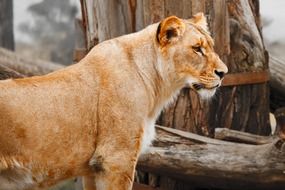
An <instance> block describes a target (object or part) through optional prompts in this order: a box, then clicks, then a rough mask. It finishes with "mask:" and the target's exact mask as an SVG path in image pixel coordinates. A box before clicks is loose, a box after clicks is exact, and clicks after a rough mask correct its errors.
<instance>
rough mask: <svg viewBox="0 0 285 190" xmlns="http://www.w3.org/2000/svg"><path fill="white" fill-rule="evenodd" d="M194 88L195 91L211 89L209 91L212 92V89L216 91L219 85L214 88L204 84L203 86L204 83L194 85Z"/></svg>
mask: <svg viewBox="0 0 285 190" xmlns="http://www.w3.org/2000/svg"><path fill="white" fill-rule="evenodd" d="M192 86H193V88H194V89H195V90H200V89H209V90H211V89H215V88H217V87H219V85H218V84H217V85H215V86H213V87H210V88H209V87H206V86H205V85H204V84H202V83H194V84H193V85H192Z"/></svg>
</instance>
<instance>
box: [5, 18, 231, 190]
mask: <svg viewBox="0 0 285 190" xmlns="http://www.w3.org/2000/svg"><path fill="white" fill-rule="evenodd" d="M227 71H228V70H227V67H226V66H225V64H224V63H223V62H222V61H221V60H220V59H219V56H218V55H217V54H216V53H215V52H214V49H213V40H212V38H211V37H210V35H209V33H208V30H207V23H206V19H205V17H204V16H203V14H201V13H200V14H197V15H195V16H194V17H193V18H192V19H189V20H184V19H180V18H177V17H175V16H171V17H168V18H166V19H164V20H163V21H161V22H160V23H157V24H153V25H150V26H148V27H147V28H145V29H144V30H142V31H140V32H137V33H133V34H129V35H125V36H122V37H119V38H115V39H112V40H108V41H105V42H103V43H101V44H99V45H97V46H95V47H94V48H93V49H92V50H91V51H90V52H89V53H88V55H87V56H86V57H85V58H84V59H83V60H82V61H80V62H79V63H78V64H75V65H72V66H70V67H67V68H65V69H62V70H59V71H56V72H53V73H50V74H48V75H45V76H37V77H31V78H24V79H14V80H13V79H9V80H5V81H1V82H0V108H1V109H0V189H1V190H16V189H19V190H20V189H28V188H43V187H48V186H50V185H53V184H55V183H57V182H58V181H60V180H63V179H67V178H70V177H74V176H86V177H87V178H86V179H87V180H86V182H87V183H88V182H90V179H92V177H93V176H95V179H96V187H97V190H111V189H115V190H130V189H131V187H132V182H133V178H134V170H135V165H136V163H137V160H138V156H139V154H140V152H142V151H144V150H145V149H146V148H147V147H148V146H149V145H150V144H151V141H152V139H153V138H154V136H155V131H154V122H155V120H156V118H157V116H158V115H159V113H160V111H161V110H162V108H163V107H164V106H165V105H166V104H167V103H168V102H169V101H170V100H172V99H173V97H175V96H176V94H177V93H178V92H179V90H180V89H181V88H183V87H185V86H188V87H191V88H193V89H194V90H196V91H197V92H198V93H199V94H200V95H201V96H203V97H211V96H212V95H213V94H214V93H215V91H216V89H217V88H218V87H219V86H220V85H221V80H222V78H223V76H224V74H225V73H227ZM88 177H89V180H88ZM89 184H90V183H89ZM86 188H87V187H86ZM88 188H91V187H88ZM94 188H95V187H94Z"/></svg>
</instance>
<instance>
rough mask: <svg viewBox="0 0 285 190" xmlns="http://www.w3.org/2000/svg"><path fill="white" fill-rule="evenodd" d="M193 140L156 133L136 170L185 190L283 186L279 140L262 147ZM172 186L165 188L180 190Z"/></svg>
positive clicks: (284, 166) (284, 177) (282, 152)
mask: <svg viewBox="0 0 285 190" xmlns="http://www.w3.org/2000/svg"><path fill="white" fill-rule="evenodd" d="M185 133H186V134H187V132H185ZM193 141H196V139H192V140H191V139H189V138H188V139H187V138H185V136H180V135H178V134H175V133H167V132H166V131H161V130H158V138H157V141H156V143H155V147H152V148H151V150H150V151H149V153H148V154H146V155H142V156H141V157H140V160H139V163H138V169H141V170H143V171H147V172H154V173H157V174H160V175H163V176H170V177H172V179H176V180H177V179H179V180H181V181H184V182H185V183H184V187H185V189H186V187H187V188H188V189H190V187H192V188H193V187H200V188H201V187H205V188H210V187H215V188H223V189H237V190H240V189H244V190H246V189H248V190H254V189H258V190H261V189H264V190H265V189H276V190H277V189H282V188H284V187H285V175H284V173H283V172H284V169H285V163H284V156H285V143H284V141H283V140H281V139H275V140H273V141H272V142H271V143H269V144H265V145H246V144H238V143H229V144H224V141H218V140H217V141H216V142H215V143H211V141H212V139H209V141H208V140H207V139H206V140H204V142H202V141H200V142H199V143H197V141H196V143H194V142H193ZM219 142H221V144H219ZM217 152H218V153H219V154H217ZM170 181H171V180H170V179H168V182H170ZM225 181H226V182H225ZM161 184H162V185H163V183H162V182H161ZM174 184H176V185H177V183H174ZM174 184H173V186H172V187H171V188H170V187H169V186H168V187H167V188H165V189H182V188H177V186H176V185H174ZM187 184H188V186H187ZM190 184H191V185H190ZM160 188H161V189H164V188H162V186H161V187H160Z"/></svg>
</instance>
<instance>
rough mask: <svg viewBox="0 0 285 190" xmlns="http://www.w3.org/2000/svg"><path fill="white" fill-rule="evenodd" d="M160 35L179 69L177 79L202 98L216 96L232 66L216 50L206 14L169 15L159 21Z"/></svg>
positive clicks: (163, 49)
mask: <svg viewBox="0 0 285 190" xmlns="http://www.w3.org/2000/svg"><path fill="white" fill-rule="evenodd" d="M156 37H157V39H156V40H157V42H158V44H159V47H160V48H159V49H160V50H161V52H162V54H163V55H164V57H166V59H167V60H168V62H169V64H171V65H172V67H173V69H174V70H175V72H174V73H175V76H174V78H175V80H177V82H179V83H183V84H182V85H183V86H189V87H190V88H192V89H194V90H196V91H197V92H198V93H199V94H200V95H201V96H202V97H211V96H213V95H214V93H215V91H216V89H217V88H218V87H219V86H221V81H222V79H223V77H224V75H225V74H226V73H227V72H228V68H227V66H226V65H225V64H224V63H223V62H222V61H221V59H220V58H219V56H218V55H217V54H216V53H215V51H214V48H213V45H214V43H213V39H212V38H211V36H210V35H209V32H208V27H207V22H206V18H205V17H204V15H203V14H202V13H198V14H196V15H195V16H193V18H191V19H189V20H184V19H180V18H177V17H175V16H171V17H168V18H166V19H164V20H163V21H162V22H161V23H160V24H159V26H158V28H157V36H156ZM169 60H170V61H169Z"/></svg>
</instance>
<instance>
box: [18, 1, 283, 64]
mask: <svg viewBox="0 0 285 190" xmlns="http://www.w3.org/2000/svg"><path fill="white" fill-rule="evenodd" d="M284 7H285V1H284V0H274V2H273V1H270V0H260V12H261V16H262V21H263V37H264V42H265V44H266V47H267V49H268V50H269V52H270V53H272V54H274V55H275V56H276V57H278V58H280V59H283V60H285V54H284V53H283V51H284V50H285V27H283V26H285V13H284ZM76 17H77V18H80V17H81V12H80V1H79V0H14V36H15V48H16V52H17V53H19V54H21V55H23V56H27V57H30V56H31V55H33V56H34V57H36V58H40V59H46V60H50V61H54V62H58V63H62V64H70V63H72V57H73V56H72V54H73V48H74V45H75V40H76V39H75V34H76V30H75V18H76Z"/></svg>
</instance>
